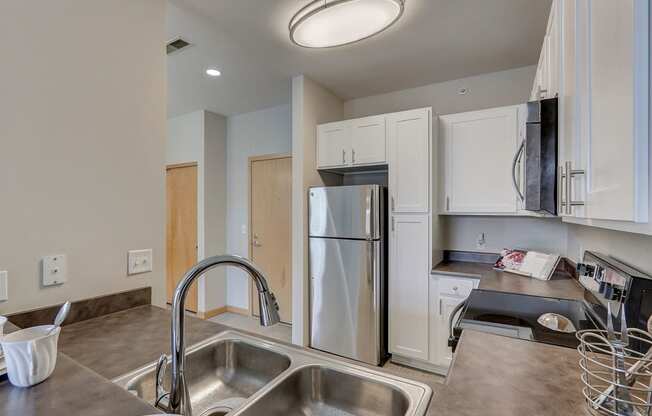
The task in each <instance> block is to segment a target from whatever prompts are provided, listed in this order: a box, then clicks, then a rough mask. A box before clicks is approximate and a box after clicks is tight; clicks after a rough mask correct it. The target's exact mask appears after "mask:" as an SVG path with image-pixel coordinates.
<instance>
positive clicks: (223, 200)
mask: <svg viewBox="0 0 652 416" xmlns="http://www.w3.org/2000/svg"><path fill="white" fill-rule="evenodd" d="M226 126H227V121H226V117H223V116H221V115H218V114H215V113H211V112H210V111H205V112H204V210H205V211H204V215H205V218H204V226H205V231H204V233H205V241H204V244H205V246H204V247H205V249H204V256H206V257H209V256H215V255H218V254H224V253H225V252H226V216H227V211H226V209H227V162H226V160H227V150H226V147H227V135H226V131H227V128H226ZM226 271H227V269H226V268H224V267H220V268H217V269H213V270H211V271H209V272H208V273H206V275H205V276H204V281H203V283H204V285H203V294H204V304H203V309H202V310H203V311H211V310H214V309H218V308H221V307H223V306H225V305H226V303H227V302H226V294H227V282H226Z"/></svg>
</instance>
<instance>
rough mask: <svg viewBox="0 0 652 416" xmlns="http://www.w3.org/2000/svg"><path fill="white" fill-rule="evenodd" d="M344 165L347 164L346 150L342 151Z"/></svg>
mask: <svg viewBox="0 0 652 416" xmlns="http://www.w3.org/2000/svg"><path fill="white" fill-rule="evenodd" d="M342 164H346V150H344V149H342Z"/></svg>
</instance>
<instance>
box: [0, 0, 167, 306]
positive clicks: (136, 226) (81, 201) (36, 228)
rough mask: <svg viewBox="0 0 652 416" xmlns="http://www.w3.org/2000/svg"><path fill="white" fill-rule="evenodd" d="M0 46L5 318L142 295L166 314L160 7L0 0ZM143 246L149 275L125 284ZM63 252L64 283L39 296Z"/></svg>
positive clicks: (145, 1)
mask: <svg viewBox="0 0 652 416" xmlns="http://www.w3.org/2000/svg"><path fill="white" fill-rule="evenodd" d="M0 38H2V39H12V40H13V41H14V42H6V43H5V44H4V45H3V47H2V64H1V65H0V91H1V93H0V95H1V98H0V149H1V150H0V195H2V197H0V213H1V215H0V270H7V271H8V272H9V301H7V302H1V303H0V313H2V314H7V313H11V312H16V311H20V310H26V309H31V308H36V307H41V306H44V305H51V304H56V303H59V302H62V301H65V300H78V299H84V298H89V297H93V296H99V295H104V294H109V293H114V292H118V291H122V290H128V289H133V288H137V287H142V286H151V287H152V289H153V301H154V303H156V304H162V303H163V302H164V296H165V295H164V292H165V286H164V275H165V273H164V265H165V251H164V238H165V237H164V234H165V184H164V174H163V173H164V164H165V128H166V127H165V113H166V109H165V107H166V105H165V103H166V85H165V84H166V83H165V51H164V48H163V47H162V45H163V44H164V43H165V40H166V39H165V2H162V1H159V0H139V1H131V0H112V1H106V0H85V1H73V0H59V1H56V2H51V1H39V2H36V1H20V0H15V1H4V2H2V12H1V13H0ZM58 42H59V43H58ZM61 42H63V43H61ZM139 248H152V249H153V250H154V264H153V268H154V271H153V273H147V274H142V275H136V276H127V262H126V255H127V250H129V249H139ZM59 253H65V254H67V256H68V267H69V270H68V282H67V283H65V284H63V285H60V286H52V287H41V286H40V273H39V260H40V258H41V257H42V256H44V255H49V254H59Z"/></svg>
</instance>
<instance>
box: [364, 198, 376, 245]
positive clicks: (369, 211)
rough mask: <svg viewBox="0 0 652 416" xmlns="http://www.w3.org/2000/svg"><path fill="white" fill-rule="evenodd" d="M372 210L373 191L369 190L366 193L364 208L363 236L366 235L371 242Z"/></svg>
mask: <svg viewBox="0 0 652 416" xmlns="http://www.w3.org/2000/svg"><path fill="white" fill-rule="evenodd" d="M373 209H374V192H373V190H371V189H370V190H369V191H368V193H367V206H366V207H365V225H364V230H365V234H366V235H367V239H368V240H371V239H372V238H373V235H372V231H371V229H372V223H371V221H372V219H373V213H372V211H373Z"/></svg>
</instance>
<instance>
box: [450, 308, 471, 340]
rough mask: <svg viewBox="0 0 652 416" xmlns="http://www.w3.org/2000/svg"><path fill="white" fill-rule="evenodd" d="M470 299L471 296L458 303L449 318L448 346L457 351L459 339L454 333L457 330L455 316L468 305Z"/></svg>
mask: <svg viewBox="0 0 652 416" xmlns="http://www.w3.org/2000/svg"><path fill="white" fill-rule="evenodd" d="M468 300H469V298H466V299H464V300H463V301H462V302H460V303H458V304H457V306H455V307H454V308H453V310H452V311H451V315H450V317H449V318H448V346H449V347H451V348H452V349H453V351H455V347H457V339H456V338H455V334H454V333H453V332H454V330H455V316H456V315H457V314H458V313H459V312H460V311H461V310H462V309H464V307H465V306H466V302H467V301H468Z"/></svg>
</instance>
